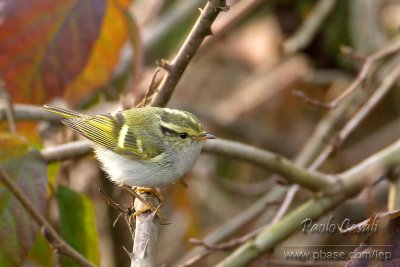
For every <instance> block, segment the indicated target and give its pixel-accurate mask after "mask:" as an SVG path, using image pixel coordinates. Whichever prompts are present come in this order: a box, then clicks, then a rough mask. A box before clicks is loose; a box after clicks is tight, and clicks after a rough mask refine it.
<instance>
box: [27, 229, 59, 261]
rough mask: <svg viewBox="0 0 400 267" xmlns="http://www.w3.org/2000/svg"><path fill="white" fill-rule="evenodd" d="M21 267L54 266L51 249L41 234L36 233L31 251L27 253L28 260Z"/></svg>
mask: <svg viewBox="0 0 400 267" xmlns="http://www.w3.org/2000/svg"><path fill="white" fill-rule="evenodd" d="M23 266H26V267H28V266H49V267H50V266H55V257H54V253H53V249H52V248H51V247H50V244H49V242H48V241H47V240H46V239H45V238H44V236H43V235H42V233H38V235H37V236H36V240H35V243H34V244H33V246H32V249H31V250H30V251H29V255H28V259H27V260H26V261H25V262H24V265H23Z"/></svg>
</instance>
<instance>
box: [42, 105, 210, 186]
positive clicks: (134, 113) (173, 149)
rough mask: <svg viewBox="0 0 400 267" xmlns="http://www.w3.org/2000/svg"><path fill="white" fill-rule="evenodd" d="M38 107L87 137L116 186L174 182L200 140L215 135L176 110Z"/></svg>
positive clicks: (185, 169)
mask: <svg viewBox="0 0 400 267" xmlns="http://www.w3.org/2000/svg"><path fill="white" fill-rule="evenodd" d="M43 109H44V110H46V111H49V112H53V113H55V114H58V115H60V116H62V117H63V118H64V119H62V120H61V122H62V123H64V124H65V125H66V126H68V127H70V128H72V129H74V130H75V131H76V132H78V133H80V134H81V135H83V136H85V137H86V138H88V139H89V140H91V141H92V143H93V144H92V146H93V149H94V152H95V154H96V157H97V159H98V160H99V161H100V162H101V165H102V168H103V170H104V171H105V172H106V173H107V174H108V176H109V179H110V180H111V181H113V182H115V183H117V184H119V185H128V186H131V187H134V186H136V187H150V188H152V187H162V186H165V185H168V184H171V183H174V182H176V181H178V180H179V179H180V178H181V177H182V176H183V175H184V174H185V173H187V172H188V171H189V170H190V169H191V168H192V166H193V164H194V163H195V161H196V159H197V158H198V156H199V154H200V151H201V148H202V146H203V144H204V141H205V140H207V139H214V138H215V136H213V135H211V134H208V133H206V132H205V131H204V128H203V124H202V123H201V122H200V120H199V119H198V118H197V117H196V116H195V115H193V114H191V113H189V112H186V111H181V110H177V109H169V108H157V107H144V108H135V109H130V110H123V111H118V112H114V113H108V114H103V115H95V116H89V115H84V114H80V113H77V112H74V111H69V110H66V109H62V108H58V107H50V106H46V105H45V106H43Z"/></svg>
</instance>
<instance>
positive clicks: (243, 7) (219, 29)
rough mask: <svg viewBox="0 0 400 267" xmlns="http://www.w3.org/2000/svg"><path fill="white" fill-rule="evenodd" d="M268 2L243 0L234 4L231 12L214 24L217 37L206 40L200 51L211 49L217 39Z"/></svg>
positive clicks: (264, 0)
mask: <svg viewBox="0 0 400 267" xmlns="http://www.w3.org/2000/svg"><path fill="white" fill-rule="evenodd" d="M266 2H267V1H266V0H241V1H239V2H237V3H235V4H234V5H232V6H231V7H230V9H229V12H228V13H227V14H226V15H225V16H223V17H222V18H221V19H219V20H218V21H217V22H216V23H215V24H214V25H213V34H214V37H215V38H212V39H207V40H205V41H204V44H203V45H202V46H201V47H200V51H199V52H200V53H201V52H206V51H209V48H210V46H211V45H212V44H213V43H214V41H215V40H217V39H219V38H223V37H224V36H225V35H226V34H227V33H228V32H230V31H231V30H232V29H233V28H234V26H236V25H237V24H238V23H239V22H241V21H242V20H243V19H244V18H246V17H247V16H248V15H250V14H253V12H254V11H255V10H257V8H259V7H260V6H261V5H263V4H265V3H266Z"/></svg>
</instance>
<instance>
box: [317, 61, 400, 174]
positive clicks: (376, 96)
mask: <svg viewBox="0 0 400 267" xmlns="http://www.w3.org/2000/svg"><path fill="white" fill-rule="evenodd" d="M399 76H400V66H396V67H395V68H394V69H393V70H392V71H391V72H390V73H389V74H388V75H387V76H386V77H385V78H384V80H383V81H382V83H381V85H380V86H379V87H378V88H377V89H376V91H375V92H374V93H373V94H372V95H371V97H370V98H369V99H368V101H367V102H366V103H365V104H364V105H362V107H361V108H360V109H359V110H358V111H357V113H356V114H355V115H354V116H353V117H352V119H351V120H349V121H348V122H347V123H346V125H345V126H344V127H343V128H342V130H341V131H340V132H339V133H338V134H337V138H336V140H335V141H334V143H331V144H330V145H328V146H326V147H325V149H324V150H323V151H322V152H321V153H320V154H319V156H318V157H317V158H316V159H315V161H314V162H313V164H312V167H311V168H312V169H315V168H317V167H318V166H319V165H321V164H322V162H324V161H325V160H326V159H327V158H328V157H329V155H330V154H331V153H332V152H333V151H334V150H335V148H336V147H337V146H338V145H340V144H342V143H343V141H344V140H345V139H346V138H347V137H348V136H349V135H350V134H351V133H352V132H353V131H354V130H355V129H356V128H357V126H358V125H359V124H360V123H361V122H362V121H363V120H364V119H365V118H366V117H367V115H368V114H369V113H370V112H371V110H372V109H373V108H374V107H375V106H376V105H377V104H378V103H379V102H380V100H382V98H383V97H384V96H385V95H386V94H387V93H388V92H389V90H390V89H391V88H392V86H393V85H394V84H395V83H396V81H397V80H398V79H399Z"/></svg>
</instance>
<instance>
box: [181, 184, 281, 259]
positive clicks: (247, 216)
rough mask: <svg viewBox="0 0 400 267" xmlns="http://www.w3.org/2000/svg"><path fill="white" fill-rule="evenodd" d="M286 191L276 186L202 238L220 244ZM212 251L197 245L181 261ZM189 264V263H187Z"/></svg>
mask: <svg viewBox="0 0 400 267" xmlns="http://www.w3.org/2000/svg"><path fill="white" fill-rule="evenodd" d="M284 192H285V189H284V187H281V186H279V187H278V186H277V188H276V190H274V188H273V189H272V190H271V192H270V193H268V194H264V195H263V196H262V197H261V198H260V199H258V200H257V201H256V202H255V203H254V204H252V205H251V206H250V207H248V208H247V209H244V210H243V211H242V212H240V213H239V214H238V215H236V216H235V217H233V218H231V219H230V220H228V221H226V222H225V223H223V224H222V225H220V226H219V227H218V228H217V229H215V230H214V231H212V232H211V233H210V234H208V235H207V236H205V237H204V238H203V239H202V240H203V242H205V243H207V244H209V245H213V244H218V243H219V242H221V241H222V240H224V239H226V238H227V237H229V236H231V235H232V234H233V233H235V232H237V231H238V230H239V229H241V228H242V227H244V226H245V225H248V224H249V223H251V222H252V221H254V220H255V218H257V217H258V216H259V215H260V214H262V212H263V211H265V210H266V208H267V207H269V206H270V204H271V203H276V202H277V200H280V198H282V196H283V194H284ZM209 254H210V253H209V251H208V250H206V249H205V248H204V247H197V248H194V249H193V250H191V251H190V252H189V253H188V254H187V255H185V256H184V257H183V258H182V259H181V262H186V264H190V261H194V262H196V261H198V260H200V259H202V258H205V257H206V256H208V255H209ZM186 266H189V265H186Z"/></svg>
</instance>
